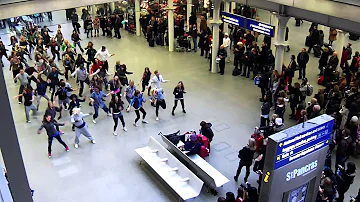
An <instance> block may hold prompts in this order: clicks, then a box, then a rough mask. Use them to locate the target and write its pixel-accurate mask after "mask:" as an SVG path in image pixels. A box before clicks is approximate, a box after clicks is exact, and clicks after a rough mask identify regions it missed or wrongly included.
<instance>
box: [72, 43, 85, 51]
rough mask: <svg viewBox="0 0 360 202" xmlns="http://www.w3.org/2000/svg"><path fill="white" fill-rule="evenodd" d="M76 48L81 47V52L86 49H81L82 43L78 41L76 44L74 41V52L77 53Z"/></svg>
mask: <svg viewBox="0 0 360 202" xmlns="http://www.w3.org/2000/svg"><path fill="white" fill-rule="evenodd" d="M76 46H79V48H80V51H81V52H84V49H83V48H82V47H81V44H80V41H77V42H75V41H74V47H75V48H74V51H75V52H76Z"/></svg>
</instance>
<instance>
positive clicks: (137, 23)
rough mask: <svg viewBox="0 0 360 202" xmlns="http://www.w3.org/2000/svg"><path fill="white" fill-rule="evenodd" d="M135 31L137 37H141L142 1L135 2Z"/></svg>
mask: <svg viewBox="0 0 360 202" xmlns="http://www.w3.org/2000/svg"><path fill="white" fill-rule="evenodd" d="M135 29H136V36H140V33H141V25H140V0H135Z"/></svg>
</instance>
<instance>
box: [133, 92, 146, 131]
mask: <svg viewBox="0 0 360 202" xmlns="http://www.w3.org/2000/svg"><path fill="white" fill-rule="evenodd" d="M145 101H146V100H145V99H144V97H143V93H141V92H140V91H139V90H136V91H135V93H134V98H133V99H132V100H131V102H130V104H129V106H130V108H131V107H134V109H135V114H136V119H135V122H134V126H135V127H138V126H139V125H137V122H138V121H139V119H140V112H141V113H142V115H143V116H142V119H143V120H142V123H148V122H147V121H145V117H146V111H145V109H144V108H143V107H142V105H143V103H145ZM130 108H129V109H130Z"/></svg>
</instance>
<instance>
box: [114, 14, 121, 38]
mask: <svg viewBox="0 0 360 202" xmlns="http://www.w3.org/2000/svg"><path fill="white" fill-rule="evenodd" d="M120 28H121V18H120V17H119V15H116V19H115V24H114V32H115V37H117V38H118V39H121V35H120Z"/></svg>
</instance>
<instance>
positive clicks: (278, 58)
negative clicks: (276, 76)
mask: <svg viewBox="0 0 360 202" xmlns="http://www.w3.org/2000/svg"><path fill="white" fill-rule="evenodd" d="M276 17H277V19H278V21H279V23H278V25H279V26H278V28H277V30H278V32H277V38H276V40H275V43H274V45H275V47H276V53H275V70H277V71H278V72H279V73H281V70H282V65H283V63H284V52H285V48H286V47H287V46H288V44H287V43H286V42H285V34H286V25H287V23H288V21H289V19H290V17H288V16H282V15H277V16H276ZM275 26H276V25H275Z"/></svg>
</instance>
